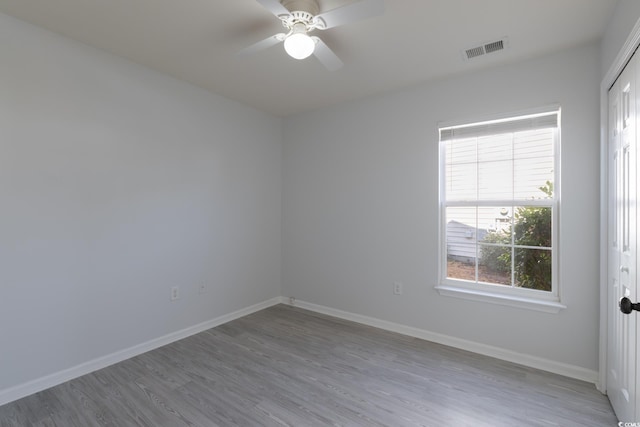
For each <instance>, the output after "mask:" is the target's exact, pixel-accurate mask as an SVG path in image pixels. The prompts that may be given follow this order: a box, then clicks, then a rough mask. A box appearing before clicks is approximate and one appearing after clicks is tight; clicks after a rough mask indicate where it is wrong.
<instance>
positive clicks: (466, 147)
mask: <svg viewBox="0 0 640 427" xmlns="http://www.w3.org/2000/svg"><path fill="white" fill-rule="evenodd" d="M476 141H477V139H476V138H468V139H454V140H452V141H448V142H447V152H446V156H447V157H446V163H447V164H451V163H456V164H461V163H476V162H477V161H478V157H477V152H476Z"/></svg>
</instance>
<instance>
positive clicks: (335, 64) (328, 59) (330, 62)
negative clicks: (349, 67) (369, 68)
mask: <svg viewBox="0 0 640 427" xmlns="http://www.w3.org/2000/svg"><path fill="white" fill-rule="evenodd" d="M312 38H313V41H315V42H316V48H315V50H314V51H313V54H314V55H315V57H316V58H318V60H319V61H320V62H321V63H322V65H324V66H325V67H326V68H327V69H328V70H329V71H336V70H338V69H340V68H342V66H343V65H344V63H343V62H342V61H341V60H340V58H338V57H337V56H336V54H335V53H333V51H332V50H331V49H329V46H327V45H326V44H325V43H324V42H323V41H322V40H321V39H320V38H318V37H312Z"/></svg>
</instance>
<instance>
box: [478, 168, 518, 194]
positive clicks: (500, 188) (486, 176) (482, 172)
mask: <svg viewBox="0 0 640 427" xmlns="http://www.w3.org/2000/svg"><path fill="white" fill-rule="evenodd" d="M478 178H479V182H478V199H479V200H496V199H509V200H510V199H512V197H513V161H512V160H501V161H496V162H483V163H479V164H478Z"/></svg>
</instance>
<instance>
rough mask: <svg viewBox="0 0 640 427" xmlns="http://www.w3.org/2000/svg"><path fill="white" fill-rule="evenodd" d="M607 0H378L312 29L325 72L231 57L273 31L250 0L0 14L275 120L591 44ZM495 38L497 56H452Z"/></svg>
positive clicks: (316, 66) (607, 11)
mask: <svg viewBox="0 0 640 427" xmlns="http://www.w3.org/2000/svg"><path fill="white" fill-rule="evenodd" d="M353 1H355V0H318V3H319V5H320V10H321V11H326V10H330V9H333V8H335V7H339V6H342V5H345V4H348V3H351V2H353ZM617 1H618V0H386V1H385V8H386V11H385V13H384V15H382V16H380V17H377V18H371V19H368V20H364V21H360V22H357V23H352V24H349V25H345V26H341V27H336V28H332V29H330V30H327V31H324V32H321V33H318V32H314V33H315V34H316V35H319V36H320V37H321V38H322V39H323V40H324V41H325V43H326V44H327V45H329V46H330V48H331V49H333V51H334V52H335V53H336V54H337V55H338V56H339V57H340V58H341V59H342V60H343V61H344V63H345V66H344V67H343V68H342V69H340V70H338V71H334V72H330V71H327V70H326V69H325V68H324V67H323V66H322V65H321V64H320V63H319V62H318V61H317V59H316V58H315V57H310V58H308V59H306V60H303V61H297V60H295V59H292V58H290V57H288V56H287V55H286V53H285V52H284V49H283V48H282V45H278V46H275V47H272V48H270V49H268V50H266V51H263V52H260V53H257V54H254V55H252V56H249V57H237V56H236V55H235V53H236V52H238V51H239V50H240V49H242V48H244V47H246V46H248V45H250V44H253V43H255V42H257V41H259V40H262V39H264V38H266V37H269V36H270V35H273V34H275V33H279V32H282V30H283V27H282V25H281V23H280V21H279V20H278V19H277V18H276V17H275V16H273V15H272V14H271V13H269V12H268V11H267V10H265V9H264V8H263V7H262V6H261V5H260V4H259V3H258V2H257V1H256V0H0V12H3V13H6V14H7V15H12V16H15V17H17V18H20V19H22V20H24V21H27V22H31V23H33V24H36V25H39V26H41V27H44V28H47V29H49V30H51V31H54V32H57V33H60V34H64V35H66V36H69V37H71V38H73V39H76V40H79V41H81V42H84V43H86V44H89V45H91V46H95V47H98V48H101V49H104V50H106V51H109V52H112V53H114V54H116V55H120V56H123V57H125V58H128V59H131V60H133V61H135V62H138V63H140V64H144V65H146V66H148V67H151V68H154V69H156V70H160V71H162V72H164V73H167V74H170V75H172V76H175V77H177V78H179V79H182V80H185V81H188V82H191V83H193V84H195V85H198V86H201V87H203V88H207V89H209V90H211V91H213V92H215V93H218V94H220V95H223V96H225V97H227V98H231V99H235V100H238V101H240V102H243V103H245V104H248V105H252V106H254V107H257V108H259V109H261V110H264V111H267V112H270V113H273V114H276V115H280V116H286V115H290V114H293V113H296V112H300V111H304V110H309V109H314V108H318V107H322V106H327V105H331V104H335V103H339V102H343V101H347V100H351V99H356V98H360V97H363V96H367V95H371V94H375V93H380V92H384V91H388V90H392V89H397V88H401V87H407V86H410V85H413V84H416V83H419V82H424V81H427V80H432V79H437V78H440V77H442V76H445V75H448V74H452V73H464V72H469V71H472V70H475V69H478V68H483V67H489V66H496V65H500V64H506V63H510V62H515V61H520V60H523V59H527V58H531V57H535V56H539V55H544V54H547V53H551V52H555V51H559V50H562V49H566V48H569V47H573V46H577V45H580V44H585V43H588V42H592V41H595V40H597V39H599V38H600V37H601V36H602V34H603V32H604V29H605V26H606V24H607V23H608V22H609V19H610V17H611V15H612V13H613V9H614V7H615V5H616V3H617ZM504 36H507V37H508V39H509V48H508V49H507V50H505V51H503V52H498V53H494V54H491V55H487V56H484V57H480V58H476V59H475V60H471V61H464V60H463V59H462V55H461V50H463V49H465V48H469V47H473V46H475V45H479V44H481V43H483V42H488V41H493V40H495V39H499V38H501V37H504Z"/></svg>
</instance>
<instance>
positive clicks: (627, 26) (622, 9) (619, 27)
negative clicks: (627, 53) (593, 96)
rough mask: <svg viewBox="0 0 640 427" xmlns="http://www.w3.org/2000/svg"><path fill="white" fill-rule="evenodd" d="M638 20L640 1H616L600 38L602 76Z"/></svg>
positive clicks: (639, 16)
mask: <svg viewBox="0 0 640 427" xmlns="http://www.w3.org/2000/svg"><path fill="white" fill-rule="evenodd" d="M638 19H640V1H638V0H618V4H617V5H616V8H615V11H614V12H613V16H612V17H611V21H610V22H609V25H607V29H606V31H605V34H604V36H603V38H602V61H601V74H602V76H604V75H605V74H606V73H607V71H609V68H610V67H611V65H612V64H613V61H614V60H615V59H616V56H617V55H618V52H620V49H622V46H623V45H624V42H625V41H626V40H627V37H629V34H630V33H631V30H632V29H633V27H634V25H636V22H637V21H638Z"/></svg>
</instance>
